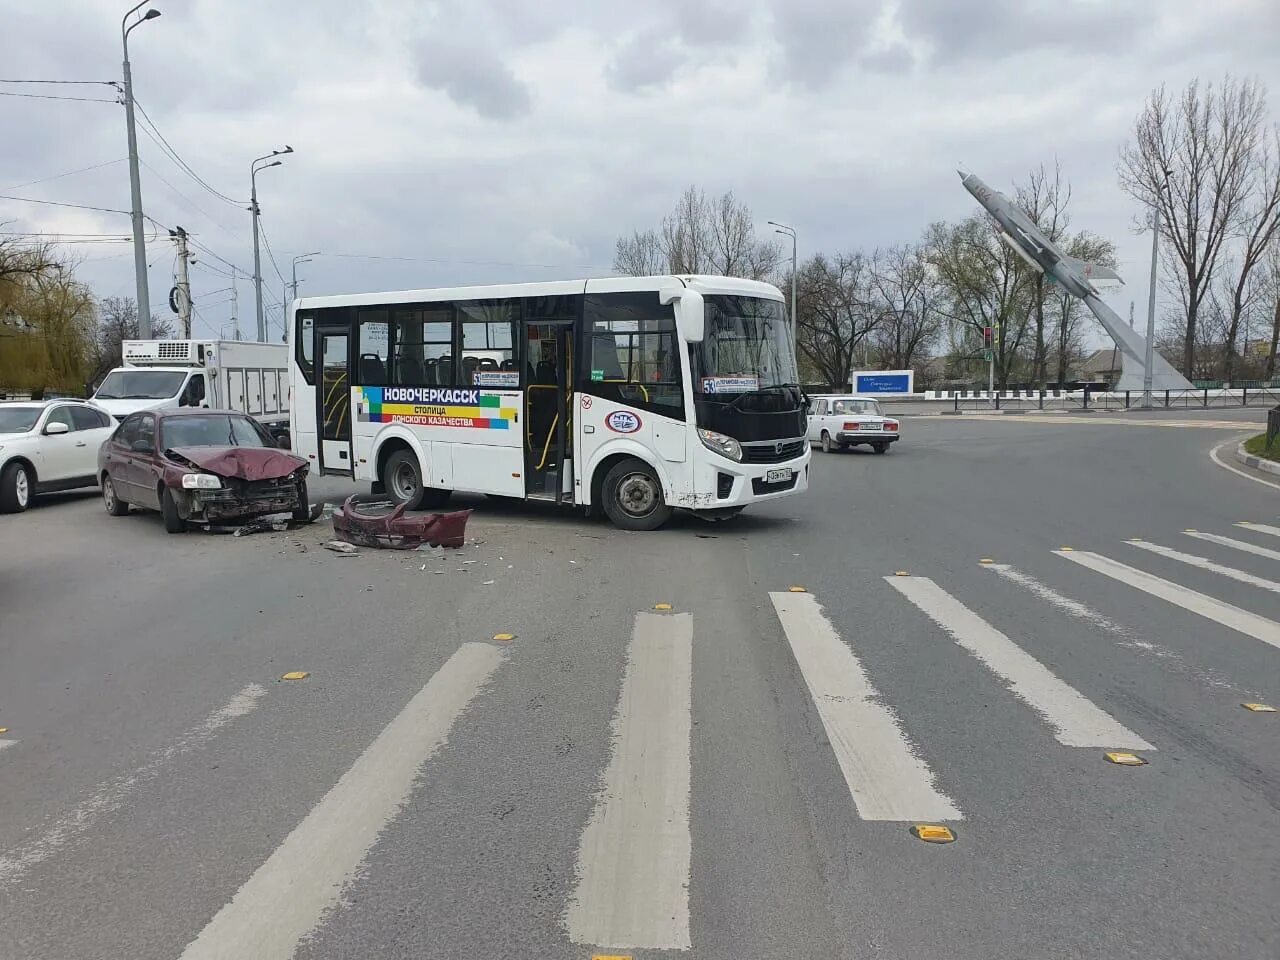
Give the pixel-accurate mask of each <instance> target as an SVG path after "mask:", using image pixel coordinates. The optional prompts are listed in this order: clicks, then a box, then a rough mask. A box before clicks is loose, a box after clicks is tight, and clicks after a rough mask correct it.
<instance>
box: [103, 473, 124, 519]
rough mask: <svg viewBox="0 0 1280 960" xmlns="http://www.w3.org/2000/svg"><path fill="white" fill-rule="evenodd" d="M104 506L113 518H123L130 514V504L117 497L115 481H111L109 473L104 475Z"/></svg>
mask: <svg viewBox="0 0 1280 960" xmlns="http://www.w3.org/2000/svg"><path fill="white" fill-rule="evenodd" d="M102 505H103V506H104V507H106V508H107V513H109V514H111V516H113V517H123V516H124V515H125V514H126V513H128V512H129V504H127V503H126V502H125V501H123V500H121V499H120V498H119V497H118V496H116V485H115V481H113V480H112V479H111V474H109V473H108V474H103V477H102Z"/></svg>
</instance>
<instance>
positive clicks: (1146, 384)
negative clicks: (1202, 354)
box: [1142, 170, 1190, 410]
mask: <svg viewBox="0 0 1280 960" xmlns="http://www.w3.org/2000/svg"><path fill="white" fill-rule="evenodd" d="M1167 189H1169V171H1168V170H1166V171H1165V172H1164V183H1163V184H1161V185H1160V187H1158V188H1157V190H1156V202H1155V204H1154V207H1153V214H1152V222H1151V289H1150V290H1148V291H1147V355H1146V368H1145V369H1144V370H1143V371H1142V409H1143V410H1150V409H1151V383H1152V372H1151V366H1152V364H1153V363H1154V362H1155V351H1156V279H1157V274H1158V271H1159V268H1160V192H1161V191H1162V190H1167ZM1187 372H1188V373H1189V372H1190V371H1187Z"/></svg>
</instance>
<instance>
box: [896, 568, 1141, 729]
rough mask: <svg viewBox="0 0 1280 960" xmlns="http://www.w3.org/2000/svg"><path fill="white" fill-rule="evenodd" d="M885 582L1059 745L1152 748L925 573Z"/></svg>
mask: <svg viewBox="0 0 1280 960" xmlns="http://www.w3.org/2000/svg"><path fill="white" fill-rule="evenodd" d="M1072 555H1074V554H1072ZM885 580H886V581H888V583H889V584H890V586H892V587H893V588H894V589H895V590H897V591H898V592H899V593H901V594H902V595H903V596H904V597H906V598H907V599H908V600H910V601H911V602H912V603H914V604H915V605H916V606H917V607H919V608H920V610H921V611H923V612H924V614H925V615H926V616H928V617H929V619H931V620H933V622H934V623H936V624H937V625H938V626H939V627H941V628H942V629H943V630H944V631H945V632H946V633H947V634H948V635H950V637H951V638H952V639H953V640H955V642H956V643H958V644H959V645H960V646H961V647H963V648H964V649H965V650H967V651H969V653H971V654H973V655H974V656H975V657H976V658H977V659H978V662H980V663H981V664H982V665H983V666H985V667H986V668H987V669H988V670H990V671H991V672H992V673H994V674H996V676H998V677H1000V678H1001V679H1003V680H1004V681H1005V682H1006V683H1008V685H1009V689H1010V690H1011V691H1012V692H1013V694H1014V696H1016V697H1017V698H1018V699H1020V700H1022V701H1023V702H1024V703H1026V704H1027V706H1029V707H1031V709H1033V710H1035V711H1036V712H1037V713H1038V714H1040V715H1041V716H1042V717H1044V719H1045V721H1046V722H1047V723H1048V724H1049V727H1050V728H1051V729H1052V730H1053V735H1054V737H1055V738H1056V739H1057V741H1058V742H1059V743H1061V744H1064V745H1066V746H1068V747H1128V748H1132V749H1139V750H1153V749H1155V748H1154V747H1152V746H1151V744H1149V743H1147V741H1145V740H1143V739H1142V738H1141V737H1140V736H1138V735H1137V734H1136V733H1134V732H1133V731H1132V730H1129V729H1128V728H1127V727H1125V726H1124V725H1123V724H1121V723H1120V722H1119V721H1117V720H1116V719H1115V718H1113V717H1112V716H1111V715H1110V714H1108V713H1107V712H1106V711H1104V710H1102V709H1101V708H1100V707H1098V706H1096V705H1095V704H1093V703H1092V702H1091V701H1089V700H1088V699H1087V698H1085V697H1084V695H1083V694H1081V693H1080V692H1079V691H1077V690H1076V689H1074V688H1073V687H1071V686H1070V685H1068V684H1067V683H1065V682H1063V681H1062V680H1060V679H1058V677H1056V676H1054V674H1053V673H1052V672H1051V671H1050V670H1049V669H1048V668H1047V667H1046V666H1045V665H1044V664H1042V663H1041V662H1040V661H1039V660H1036V659H1035V658H1034V657H1032V656H1031V655H1030V654H1029V653H1027V652H1026V651H1025V650H1023V649H1022V648H1021V647H1019V646H1018V645H1017V644H1016V643H1014V642H1013V641H1012V640H1010V639H1009V638H1008V637H1007V636H1005V635H1004V634H1003V633H1001V632H1000V631H999V630H997V629H996V628H995V627H993V626H992V625H991V624H989V623H987V622H986V621H985V620H983V619H982V618H981V617H979V616H978V615H977V614H976V613H974V612H973V611H972V610H970V609H969V608H968V607H966V606H965V605H964V604H963V603H961V602H960V601H959V600H957V599H956V598H955V597H953V596H951V594H949V593H947V592H946V591H945V590H943V589H942V588H941V587H939V586H938V585H937V584H936V583H934V582H933V581H932V580H930V579H929V578H928V577H909V578H907V579H898V578H890V577H885Z"/></svg>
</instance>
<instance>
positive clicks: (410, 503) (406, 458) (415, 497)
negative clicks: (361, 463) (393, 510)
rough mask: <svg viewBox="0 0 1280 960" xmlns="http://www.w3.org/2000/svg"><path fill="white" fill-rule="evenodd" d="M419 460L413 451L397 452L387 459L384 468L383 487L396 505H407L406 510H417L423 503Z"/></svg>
mask: <svg viewBox="0 0 1280 960" xmlns="http://www.w3.org/2000/svg"><path fill="white" fill-rule="evenodd" d="M421 469H422V468H421V467H419V466H418V458H417V457H416V456H414V454H413V453H412V451H409V450H397V451H396V452H395V453H393V454H391V456H389V457H387V463H386V466H384V467H383V468H382V485H383V487H384V488H385V489H386V491H387V494H388V495H389V496H390V497H391V499H392V500H394V501H395V502H396V503H403V504H407V506H406V507H405V509H406V510H417V509H418V505H419V504H420V503H421V502H422V494H423V487H422V475H421Z"/></svg>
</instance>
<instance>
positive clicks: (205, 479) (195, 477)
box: [182, 473, 222, 490]
mask: <svg viewBox="0 0 1280 960" xmlns="http://www.w3.org/2000/svg"><path fill="white" fill-rule="evenodd" d="M182 489H184V490H220V489H222V481H221V480H219V479H218V478H217V477H215V476H214V475H213V474H211V473H184V474H183V475H182Z"/></svg>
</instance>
